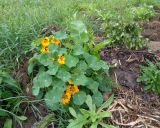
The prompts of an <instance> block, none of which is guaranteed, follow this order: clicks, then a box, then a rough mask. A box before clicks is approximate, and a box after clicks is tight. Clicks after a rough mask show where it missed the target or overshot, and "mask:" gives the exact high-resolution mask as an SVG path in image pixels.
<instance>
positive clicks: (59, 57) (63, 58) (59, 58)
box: [58, 55, 65, 64]
mask: <svg viewBox="0 0 160 128" xmlns="http://www.w3.org/2000/svg"><path fill="white" fill-rule="evenodd" d="M58 63H59V64H65V57H64V55H58Z"/></svg>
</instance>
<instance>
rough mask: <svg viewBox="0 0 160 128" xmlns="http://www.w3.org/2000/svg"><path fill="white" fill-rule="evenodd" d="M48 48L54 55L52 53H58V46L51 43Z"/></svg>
mask: <svg viewBox="0 0 160 128" xmlns="http://www.w3.org/2000/svg"><path fill="white" fill-rule="evenodd" d="M48 48H49V51H50V52H52V53H54V52H57V51H58V48H59V46H58V45H56V44H53V43H51V44H49V46H48Z"/></svg>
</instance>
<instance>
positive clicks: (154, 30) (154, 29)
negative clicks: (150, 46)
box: [142, 9, 160, 41]
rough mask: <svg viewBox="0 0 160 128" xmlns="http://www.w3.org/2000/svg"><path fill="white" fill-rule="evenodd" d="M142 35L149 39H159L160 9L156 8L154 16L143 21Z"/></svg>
mask: <svg viewBox="0 0 160 128" xmlns="http://www.w3.org/2000/svg"><path fill="white" fill-rule="evenodd" d="M142 27H143V30H144V31H143V33H142V35H143V36H144V37H145V38H148V39H149V40H151V41H160V9H156V16H155V17H154V18H153V19H152V20H150V21H148V22H145V23H144V24H143V25H142Z"/></svg>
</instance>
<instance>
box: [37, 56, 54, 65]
mask: <svg viewBox="0 0 160 128" xmlns="http://www.w3.org/2000/svg"><path fill="white" fill-rule="evenodd" d="M49 58H50V56H49V54H41V55H40V56H39V58H38V59H39V62H40V63H41V64H42V65H44V66H48V65H49V64H50V63H51V61H50V59H49Z"/></svg>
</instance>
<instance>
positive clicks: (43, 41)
mask: <svg viewBox="0 0 160 128" xmlns="http://www.w3.org/2000/svg"><path fill="white" fill-rule="evenodd" d="M41 44H42V46H43V47H47V46H48V45H49V38H48V37H45V38H43V39H42V41H41Z"/></svg>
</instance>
